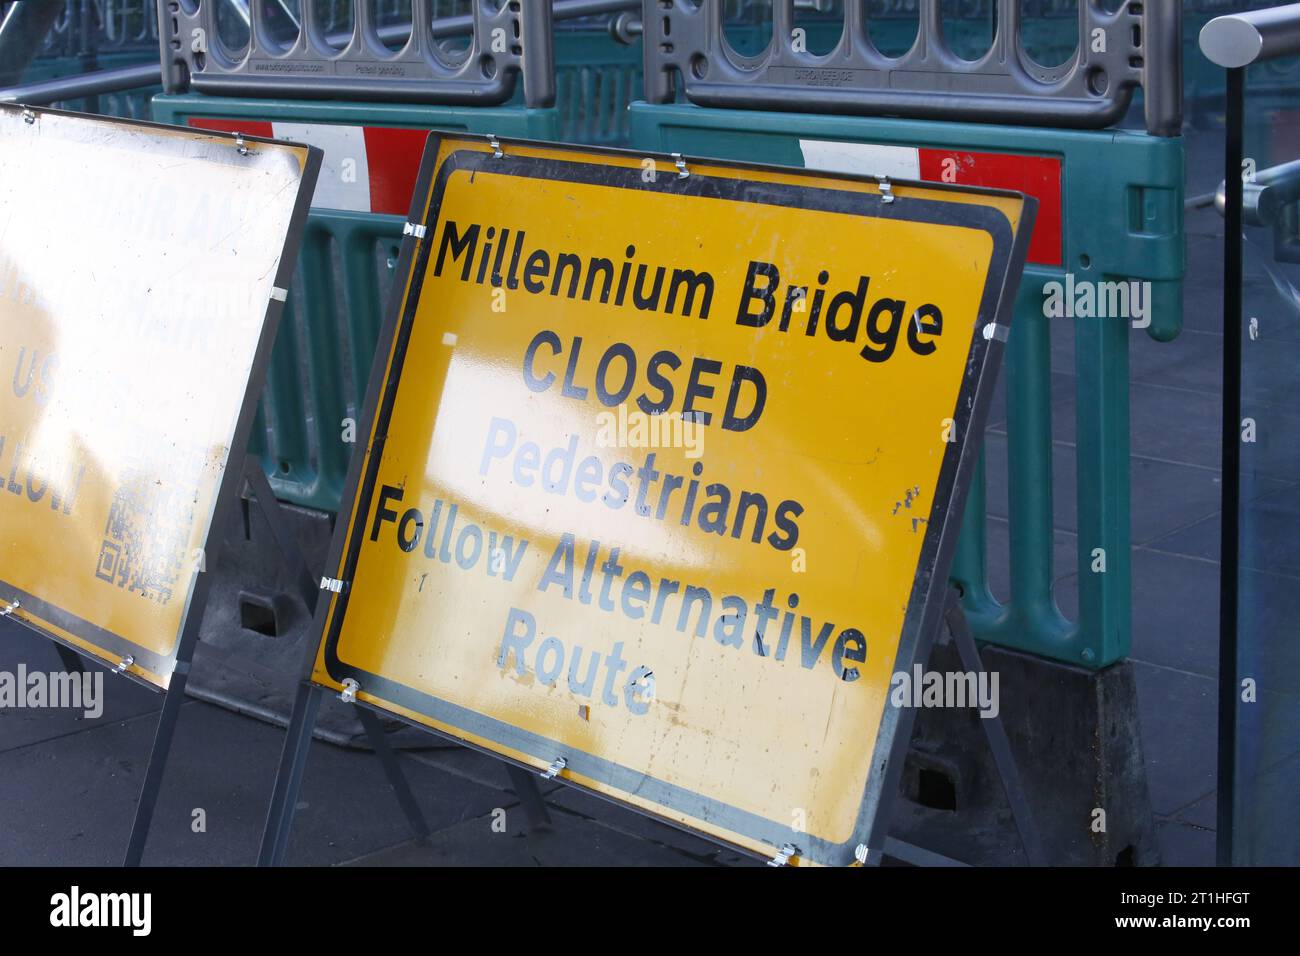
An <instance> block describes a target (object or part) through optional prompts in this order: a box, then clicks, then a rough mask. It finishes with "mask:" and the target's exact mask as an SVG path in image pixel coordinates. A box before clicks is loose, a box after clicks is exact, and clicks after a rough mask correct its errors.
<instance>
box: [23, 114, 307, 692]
mask: <svg viewBox="0 0 1300 956" xmlns="http://www.w3.org/2000/svg"><path fill="white" fill-rule="evenodd" d="M0 109H3V110H5V111H7V112H8V111H13V112H17V113H20V114H21V113H22V112H23V111H24V110H31V111H32V112H33V113H36V114H37V116H38V117H39V116H40V115H41V114H48V115H52V116H60V117H64V118H69V119H81V120H87V121H91V122H96V123H111V124H115V125H119V126H129V127H132V128H145V129H151V130H165V131H167V132H169V133H173V134H183V135H187V136H195V137H201V138H205V139H215V140H226V141H228V142H229V143H230V144H231V148H232V149H233V148H235V140H236V135H237V134H234V133H221V132H216V131H212V130H195V129H190V128H189V127H186V126H169V125H168V124H166V123H152V122H147V121H142V120H133V119H126V118H124V117H120V116H100V115H99V114H97V113H77V112H74V111H71V110H52V109H46V108H44V107H35V106H31V107H29V106H23V105H22V104H11V103H0ZM38 122H39V119H38ZM242 139H243V142H244V144H245V145H247V146H249V147H252V146H255V145H256V144H258V143H261V144H265V145H268V146H275V147H277V148H286V147H288V148H293V149H303V150H306V153H307V155H306V159H305V162H304V163H303V169H302V178H301V179H300V180H299V186H298V196H297V199H296V200H295V202H294V207H293V211H292V212H291V213H290V216H289V231H288V233H287V234H286V236H285V240H284V247H283V249H282V250H281V253H280V261H279V265H278V268H277V269H276V273H275V278H274V279H273V280H272V283H271V284H272V286H273V287H278V288H281V289H285V290H288V289H289V288H290V287H291V285H292V282H293V274H294V270H295V268H296V266H297V262H298V250H299V248H300V246H301V244H302V237H303V235H304V233H305V232H306V228H307V214H308V212H309V211H310V210H311V197H312V195H313V194H314V193H315V191H316V179H317V177H318V175H319V173H320V167H321V161H322V159H323V157H324V152H323V151H322V150H321V149H320V148H319V147H317V146H309V145H306V144H303V143H292V142H287V141H283V140H275V139H267V138H265V137H261V136H243V137H242ZM284 305H285V303H284V302H283V301H280V300H277V299H275V298H274V297H272V298H269V299H268V300H267V306H266V312H265V314H264V315H263V318H262V330H261V333H260V335H259V338H258V342H257V347H256V348H255V349H254V352H253V362H252V364H251V366H250V367H249V372H248V383H247V385H246V387H245V389H244V397H243V399H242V404H241V405H240V410H239V415H238V416H237V417H236V419H235V430H234V433H233V435H232V436H231V445H230V450H229V452H228V453H227V455H226V463H225V467H224V469H223V472H222V476H221V480H220V482H218V484H217V491H216V496H215V498H214V500H213V504H212V514H211V516H210V521H209V523H208V533H207V536H206V537H205V538H204V541H203V551H204V554H205V556H207V558H208V559H209V563H215V560H216V554H215V549H213V548H212V536H213V533H214V531H215V533H216V534H218V535H219V534H220V533H221V531H220V529H221V528H223V527H225V523H226V521H227V519H228V516H229V511H230V508H231V507H232V506H233V504H234V499H235V498H236V497H238V494H239V492H240V489H241V487H242V482H243V468H244V459H245V457H246V454H247V448H248V438H249V433H250V432H251V431H252V427H253V419H254V417H255V415H256V413H257V403H258V401H259V400H260V399H261V395H262V390H263V388H264V387H265V384H266V374H267V370H268V368H269V366H270V360H271V349H272V347H273V346H274V345H275V336H276V332H277V331H278V330H279V327H280V317H281V315H282V313H283V312H284ZM211 585H212V572H211V570H210V569H207V568H205V569H204V570H201V571H200V572H199V573H198V574H197V575H195V577H194V581H193V586H192V587H191V588H190V591H189V594H188V595H187V596H186V606H185V609H184V611H183V613H182V614H181V620H180V624H179V626H178V628H177V631H176V640H175V642H174V644H173V645H172V651H171V653H170V654H167V655H163V654H158V653H156V652H154V651H152V650H150V649H148V648H144V647H141V646H139V645H138V644H135V643H133V642H132V641H131V640H130V639H128V638H126V637H123V636H122V635H120V634H115V633H113V632H112V631H109V630H107V629H105V628H102V627H99V626H98V625H96V624H93V623H91V622H90V621H86V620H84V619H83V618H81V617H78V616H77V615H75V614H72V613H71V612H69V611H67V610H65V609H63V608H61V607H59V606H58V605H56V604H54V603H52V602H51V601H48V600H43V599H41V598H39V597H37V596H36V595H32V594H27V593H26V592H23V591H19V590H18V589H17V588H13V587H12V586H10V585H8V584H6V583H5V582H4V581H2V580H0V587H4V588H6V589H7V590H6V591H5V592H4V593H3V594H0V598H6V599H7V600H13V597H17V598H18V599H19V601H20V610H22V611H24V612H27V611H34V612H35V613H36V614H37V616H38V617H39V618H40V620H39V621H33V620H29V619H28V618H26V617H18V616H16V615H10V616H9V620H12V621H14V622H15V623H18V624H21V625H23V626H24V627H26V628H28V629H29V630H32V631H35V632H37V633H38V634H41V635H42V636H44V637H47V638H49V639H50V640H52V641H54V642H55V643H56V644H61V645H63V646H64V647H67V648H69V649H70V650H73V651H76V652H77V653H78V654H81V655H82V656H84V657H89V658H91V659H92V660H96V661H99V662H100V663H104V664H108V665H109V666H110V667H112V666H116V665H117V664H118V662H119V661H120V660H123V659H125V658H126V657H127V656H128V655H129V656H131V657H134V658H135V663H136V664H137V665H139V666H143V667H144V668H145V669H147V670H149V671H150V672H152V673H154V674H160V675H162V676H164V677H166V678H168V679H169V680H170V676H171V675H172V674H173V673H175V672H176V671H178V670H181V669H184V670H188V668H189V662H190V658H191V657H192V653H193V647H194V644H195V642H197V640H198V634H199V625H200V624H201V623H202V620H203V610H204V607H205V606H206V604H207V597H208V591H209V589H210V588H211ZM11 592H12V595H13V596H12V597H11V596H9V595H10V594H11ZM42 623H48V624H50V625H53V626H55V627H58V628H61V629H62V630H65V631H67V632H69V633H70V634H73V635H75V636H76V637H79V638H82V639H83V640H85V641H86V642H87V643H90V644H92V645H93V646H94V648H95V649H97V650H102V651H107V652H111V653H104V654H98V653H95V651H94V650H92V649H90V648H86V647H83V646H81V645H79V644H74V643H72V642H70V641H66V640H64V639H63V638H62V637H60V636H59V635H57V634H55V633H53V632H52V631H50V630H49V629H48V628H47V627H42V626H41V624H42ZM112 655H117V656H116V657H113V656H112ZM122 673H123V675H124V676H126V677H129V678H130V679H131V680H133V681H135V682H136V683H138V684H141V685H142V686H145V687H148V688H149V689H150V690H153V691H156V692H165V691H166V687H164V686H163V685H162V684H159V683H155V682H154V681H152V680H149V679H147V678H145V677H143V676H140V675H137V674H133V673H132V672H131V671H129V670H125V671H123V672H122Z"/></svg>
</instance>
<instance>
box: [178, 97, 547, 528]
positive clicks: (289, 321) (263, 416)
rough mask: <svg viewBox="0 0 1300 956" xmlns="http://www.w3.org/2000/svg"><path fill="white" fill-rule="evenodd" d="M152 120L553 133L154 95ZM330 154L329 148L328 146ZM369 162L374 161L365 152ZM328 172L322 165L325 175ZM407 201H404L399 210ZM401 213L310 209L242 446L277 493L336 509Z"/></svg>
mask: <svg viewBox="0 0 1300 956" xmlns="http://www.w3.org/2000/svg"><path fill="white" fill-rule="evenodd" d="M153 116H154V119H155V120H157V121H158V122H162V123H172V124H176V125H181V126H184V125H188V124H189V122H190V120H191V119H192V118H196V117H202V118H207V119H218V120H235V121H238V120H248V121H250V122H256V121H270V122H286V123H299V124H316V123H320V124H337V125H340V126H364V127H405V128H413V129H441V130H449V131H454V132H468V133H495V134H497V135H500V136H512V137H520V138H525V139H552V140H553V139H555V138H556V135H557V133H558V129H559V126H558V123H559V120H558V115H557V113H556V112H555V111H554V110H527V109H523V108H522V107H518V108H517V107H500V108H496V109H475V108H469V107H439V106H415V105H407V104H398V103H386V104H359V103H335V102H324V101H322V102H315V101H312V102H308V101H290V100H273V99H243V98H233V97H213V96H203V95H201V94H197V93H184V94H175V95H168V94H160V95H158V96H156V97H154V100H153ZM326 162H327V164H328V163H329V162H330V157H329V151H328V148H327V154H326ZM371 162H374V160H373V159H372V160H371ZM324 176H325V172H323V173H322V179H323V178H324ZM407 202H409V198H407V199H405V200H403V207H402V208H403V209H404V208H405V203H407ZM405 221H406V217H405V216H404V215H383V214H377V213H371V212H356V211H346V210H339V209H325V208H316V207H313V209H312V211H311V215H310V216H309V217H308V220H307V231H306V234H305V235H304V236H303V242H302V249H301V252H300V253H299V261H298V269H297V274H296V277H295V281H294V285H293V288H292V289H290V291H289V298H288V301H287V302H286V304H285V311H284V318H283V321H282V322H281V323H280V331H279V334H278V336H277V338H276V342H275V349H274V350H273V352H272V353H271V369H270V373H269V375H268V378H267V386H266V392H265V393H264V394H263V396H262V402H261V405H260V406H259V408H258V418H257V423H256V424H255V425H254V428H253V437H252V439H251V440H250V442H249V449H248V450H249V452H250V453H252V454H254V455H257V456H258V457H259V458H260V459H261V461H262V466H263V469H264V470H265V471H266V474H267V476H268V477H269V478H270V480H271V486H272V487H273V488H274V489H275V493H276V496H277V497H279V498H280V499H281V500H284V501H289V502H292V503H294V504H298V505H303V506H305V507H310V508H317V509H320V510H322V511H337V510H338V505H339V497H340V494H341V493H342V490H343V479H344V477H345V475H346V474H347V466H348V460H349V459H350V457H351V454H352V449H353V448H354V444H353V443H352V442H351V441H349V440H348V439H349V438H350V437H351V436H350V435H349V434H348V422H349V421H351V422H352V423H355V422H356V421H357V419H358V417H359V415H360V409H361V402H362V399H363V398H364V396H365V389H366V381H367V378H368V376H369V373H370V362H371V359H372V357H373V355H374V348H375V340H376V337H377V336H378V333H379V323H380V318H381V316H382V315H383V308H384V305H385V303H386V301H387V296H388V295H389V294H390V292H391V289H390V287H391V285H392V277H393V268H394V266H395V264H396V262H397V253H398V246H399V245H400V243H401V238H402V226H403V224H404V223H405Z"/></svg>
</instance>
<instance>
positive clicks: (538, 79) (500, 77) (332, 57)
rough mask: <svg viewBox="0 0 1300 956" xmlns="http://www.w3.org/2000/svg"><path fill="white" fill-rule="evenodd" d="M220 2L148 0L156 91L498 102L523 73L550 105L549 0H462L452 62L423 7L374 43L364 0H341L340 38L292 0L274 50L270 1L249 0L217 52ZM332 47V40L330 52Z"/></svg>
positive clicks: (530, 94) (532, 96)
mask: <svg viewBox="0 0 1300 956" xmlns="http://www.w3.org/2000/svg"><path fill="white" fill-rule="evenodd" d="M218 2H220V0H185V2H178V0H157V3H158V18H159V30H158V43H159V46H160V48H161V55H162V73H163V88H164V89H165V90H166V91H167V92H168V93H177V92H181V91H183V90H186V89H190V88H193V89H194V90H196V91H198V92H200V93H217V94H223V95H233V96H239V95H242V96H281V97H284V96H295V97H308V98H314V99H320V98H330V97H333V98H337V99H353V100H366V101H393V100H396V101H404V102H412V103H443V104H450V105H466V106H498V105H501V104H503V103H505V102H507V101H508V100H509V99H510V98H511V96H513V95H514V92H515V81H516V78H517V77H522V78H523V86H524V101H525V103H526V104H527V105H528V106H530V107H538V108H541V107H548V106H551V105H552V104H553V103H554V102H555V69H554V62H553V60H554V54H553V49H554V46H553V40H552V32H551V2H550V0H506V2H504V3H501V4H500V5H499V6H498V5H497V4H496V3H495V2H494V0H472V4H473V7H472V11H473V12H472V21H473V27H472V31H471V32H470V44H469V47H468V48H467V49H466V50H464V51H463V52H459V53H457V54H456V56H455V57H454V58H448V57H445V56H440V55H439V54H438V53H437V51H436V50H435V49H434V48H433V47H434V21H432V20H431V19H430V17H429V9H428V6H427V5H426V4H424V3H416V4H413V5H412V7H411V11H412V15H411V24H410V31H409V35H408V38H407V40H406V42H405V43H404V44H403V45H402V47H401V49H399V50H396V51H394V50H391V49H389V48H388V47H387V46H386V45H385V42H384V40H383V39H381V36H380V33H379V29H378V27H377V26H376V24H375V17H374V14H373V13H372V11H371V7H370V4H369V3H367V2H362V0H351V7H352V15H353V25H352V30H351V31H350V34H348V35H343V36H340V37H338V38H337V39H336V42H335V43H331V40H332V39H335V38H333V37H327V36H326V34H325V27H324V26H323V25H322V24H321V23H320V16H319V14H318V12H317V11H316V8H315V6H314V4H312V3H303V4H302V5H301V23H300V24H299V25H298V26H299V30H298V35H297V37H296V38H295V39H294V40H293V42H292V43H290V44H288V45H287V46H286V47H284V48H280V46H279V45H278V44H277V43H276V42H275V40H274V39H273V38H272V37H271V35H270V32H269V29H268V27H267V13H268V9H269V7H270V0H251V4H250V6H249V16H248V26H249V41H248V45H247V47H246V48H244V49H243V50H242V51H237V50H230V49H227V47H226V45H225V43H223V42H222V39H221V36H220V33H219V31H218V28H217V11H216V7H217V4H218ZM337 43H342V44H343V45H342V47H341V48H338V47H337V45H336V44H337Z"/></svg>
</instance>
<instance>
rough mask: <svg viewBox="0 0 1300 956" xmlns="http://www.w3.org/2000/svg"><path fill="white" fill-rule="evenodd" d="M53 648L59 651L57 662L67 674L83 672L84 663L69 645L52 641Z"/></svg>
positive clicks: (84, 670)
mask: <svg viewBox="0 0 1300 956" xmlns="http://www.w3.org/2000/svg"><path fill="white" fill-rule="evenodd" d="M54 649H55V650H56V651H58V652H59V663H60V664H62V665H63V669H64V670H65V671H67V672H68V673H69V674H84V673H85V672H86V665H85V664H83V663H82V662H81V655H80V654H78V653H77V652H76V651H74V650H73V649H72V648H70V647H65V646H64V645H63V644H60V643H59V642H58V641H55V642H54Z"/></svg>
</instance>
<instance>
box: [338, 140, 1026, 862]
mask: <svg viewBox="0 0 1300 956" xmlns="http://www.w3.org/2000/svg"><path fill="white" fill-rule="evenodd" d="M416 197H417V198H416V202H417V207H418V208H419V209H420V210H422V211H423V212H422V215H421V216H420V221H419V222H418V223H416V224H413V226H412V228H411V231H412V232H413V233H414V234H415V238H413V239H412V240H409V241H408V242H409V243H413V246H411V245H408V250H407V252H406V259H405V263H406V266H405V269H406V271H405V272H404V273H403V272H401V271H399V274H401V275H403V276H404V281H405V282H406V286H405V289H404V293H403V296H402V297H401V301H400V302H399V303H398V305H397V307H396V309H395V312H394V314H393V316H392V317H391V320H390V322H389V325H388V328H387V330H386V332H385V335H384V337H383V338H382V340H381V343H380V349H379V355H378V358H377V360H376V369H375V373H374V374H373V376H372V382H371V390H370V396H369V398H368V402H367V418H366V423H365V424H364V425H363V428H364V429H367V430H366V431H365V432H364V434H365V436H366V439H367V447H366V451H365V453H364V454H361V455H358V456H357V457H356V458H355V459H354V462H353V471H352V475H351V477H350V485H349V491H348V493H347V494H346V495H345V502H349V503H350V504H351V512H350V515H349V516H348V517H347V519H346V520H345V521H341V522H340V525H339V530H338V534H337V535H336V540H335V542H334V551H333V555H332V557H331V565H330V567H331V571H330V572H329V573H330V575H331V577H330V578H328V579H327V580H326V581H324V582H322V584H323V586H324V587H326V588H327V590H328V592H329V597H330V600H329V602H328V605H327V606H325V602H322V605H323V606H322V608H321V609H320V611H319V613H320V615H321V616H320V621H321V625H322V628H323V639H322V644H321V648H320V652H319V655H318V658H317V661H316V664H315V667H314V672H313V679H314V680H315V681H316V682H318V683H320V684H323V685H325V686H328V687H332V688H336V689H343V688H347V689H354V688H353V687H352V683H351V682H355V684H356V688H355V690H356V691H357V692H358V698H359V699H360V700H361V701H362V702H365V703H369V704H372V705H375V706H378V707H381V708H383V709H385V710H387V711H390V712H392V713H395V714H398V715H401V716H403V717H405V718H408V719H410V720H413V721H416V722H419V723H422V724H425V725H427V726H429V727H432V728H435V729H436V730H438V731H441V732H444V733H446V734H450V735H452V736H454V737H456V738H459V739H462V740H464V741H467V742H468V743H471V744H473V745H476V746H479V747H483V748H486V749H488V750H490V751H492V752H495V753H499V754H502V755H504V756H506V757H508V758H510V759H513V760H517V761H521V762H523V763H525V764H528V765H531V766H533V767H536V768H538V769H545V768H548V767H554V768H556V769H558V771H559V773H560V775H561V776H562V777H563V778H564V779H566V780H568V781H570V782H572V783H575V784H578V785H581V786H584V787H587V788H590V789H592V790H595V791H598V792H600V793H602V794H605V795H607V796H611V797H614V798H616V799H618V800H620V801H622V802H624V803H626V804H629V805H631V806H633V807H636V808H638V809H640V810H643V811H645V812H647V813H651V814H655V815H657V816H659V817H662V818H666V819H669V820H671V821H674V822H676V823H679V824H682V825H685V826H688V827H691V828H693V829H695V830H698V831H701V832H703V833H705V834H708V835H711V836H714V837H717V838H721V839H724V840H726V841H730V842H732V843H734V844H737V845H739V846H742V847H745V848H747V849H750V850H753V851H756V852H768V853H774V852H776V850H778V849H779V848H781V847H783V846H785V845H787V844H789V845H791V846H793V847H794V848H795V851H796V853H795V857H796V861H811V862H823V863H846V862H851V861H852V860H853V857H854V850H855V848H856V847H857V845H858V844H859V843H861V842H863V841H864V840H866V839H867V835H868V830H869V827H870V825H871V823H872V821H873V820H874V819H875V816H876V813H877V810H878V809H879V805H880V801H881V798H882V790H881V787H882V783H881V781H882V779H883V777H884V774H885V771H886V767H887V765H888V763H889V761H890V760H891V759H901V757H900V756H899V750H898V749H897V748H898V744H899V741H898V740H897V739H896V736H897V735H895V734H894V732H893V731H894V723H895V719H896V714H897V712H896V711H893V710H891V709H890V708H889V707H887V706H886V695H887V693H888V690H889V684H890V678H891V675H892V674H893V673H894V672H895V671H896V670H898V669H902V668H904V667H907V666H909V664H910V662H911V660H912V656H913V652H914V650H915V647H916V644H917V642H918V639H919V637H920V635H921V634H922V633H925V631H924V629H926V628H933V627H934V626H935V625H936V623H937V620H938V614H939V612H940V609H941V604H942V597H943V588H944V587H945V586H946V583H945V582H946V569H947V566H948V562H949V561H950V559H951V551H952V546H953V542H954V540H955V537H956V534H957V527H958V523H959V522H958V521H957V520H956V519H957V518H959V517H960V511H959V510H955V509H956V507H957V505H958V503H959V498H960V495H959V494H955V493H956V492H957V491H958V490H959V489H960V488H961V486H962V484H963V483H964V481H965V479H966V476H967V474H968V470H969V468H971V467H973V460H974V456H975V455H976V454H977V451H978V448H977V442H974V441H968V436H969V435H970V434H971V432H972V431H973V430H974V429H975V428H976V427H978V426H979V425H980V424H981V422H982V416H983V408H984V404H985V401H986V398H987V395H986V389H985V388H984V387H983V386H984V385H991V379H992V376H987V377H986V376H985V372H986V371H987V370H989V369H990V368H991V367H992V366H993V364H994V362H995V361H996V360H997V359H998V358H999V356H1000V353H1001V349H1002V344H1003V341H1004V339H1005V331H1006V328H1005V325H999V324H998V323H999V322H1005V320H1006V318H1007V316H1009V303H1010V297H1009V293H1008V285H1011V286H1014V284H1015V282H1016V281H1018V278H1019V270H1020V268H1021V267H1022V265H1023V260H1024V244H1025V237H1027V236H1028V233H1029V229H1028V225H1029V224H1030V223H1029V219H1030V217H1031V216H1032V200H1027V199H1025V198H1024V197H1023V196H1020V195H1019V194H1011V193H1004V192H991V191H976V190H969V189H956V188H946V187H942V186H933V185H911V184H906V185H904V184H892V185H891V186H889V187H888V188H886V189H885V190H884V191H883V192H882V189H881V187H880V186H879V185H878V184H877V183H876V182H875V181H863V180H860V179H855V178H852V177H845V176H834V175H826V174H813V173H807V172H803V171H779V170H775V169H768V168H754V167H743V166H736V165H734V164H716V163H708V162H702V161H691V162H689V163H688V164H687V165H686V167H685V169H679V168H678V167H677V166H676V165H675V164H674V162H673V160H671V159H663V158H655V159H645V158H642V157H639V156H634V155H631V154H625V153H614V152H610V151H594V150H585V149H579V148H570V147H550V146H539V145H529V144H515V143H503V144H501V148H500V151H498V150H495V149H494V148H492V147H491V146H489V145H485V144H484V143H483V142H481V141H479V140H470V139H463V138H445V139H442V140H441V141H440V142H439V141H438V140H436V139H435V140H431V143H430V147H429V151H428V152H426V155H425V170H424V175H423V178H422V180H421V183H420V185H419V186H418V187H417V191H416ZM420 227H423V228H420ZM1011 291H1014V289H1012V290H1011ZM976 434H978V433H977V432H976ZM345 681H346V682H349V683H347V684H345ZM903 743H904V744H905V741H903ZM561 761H562V763H561Z"/></svg>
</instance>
